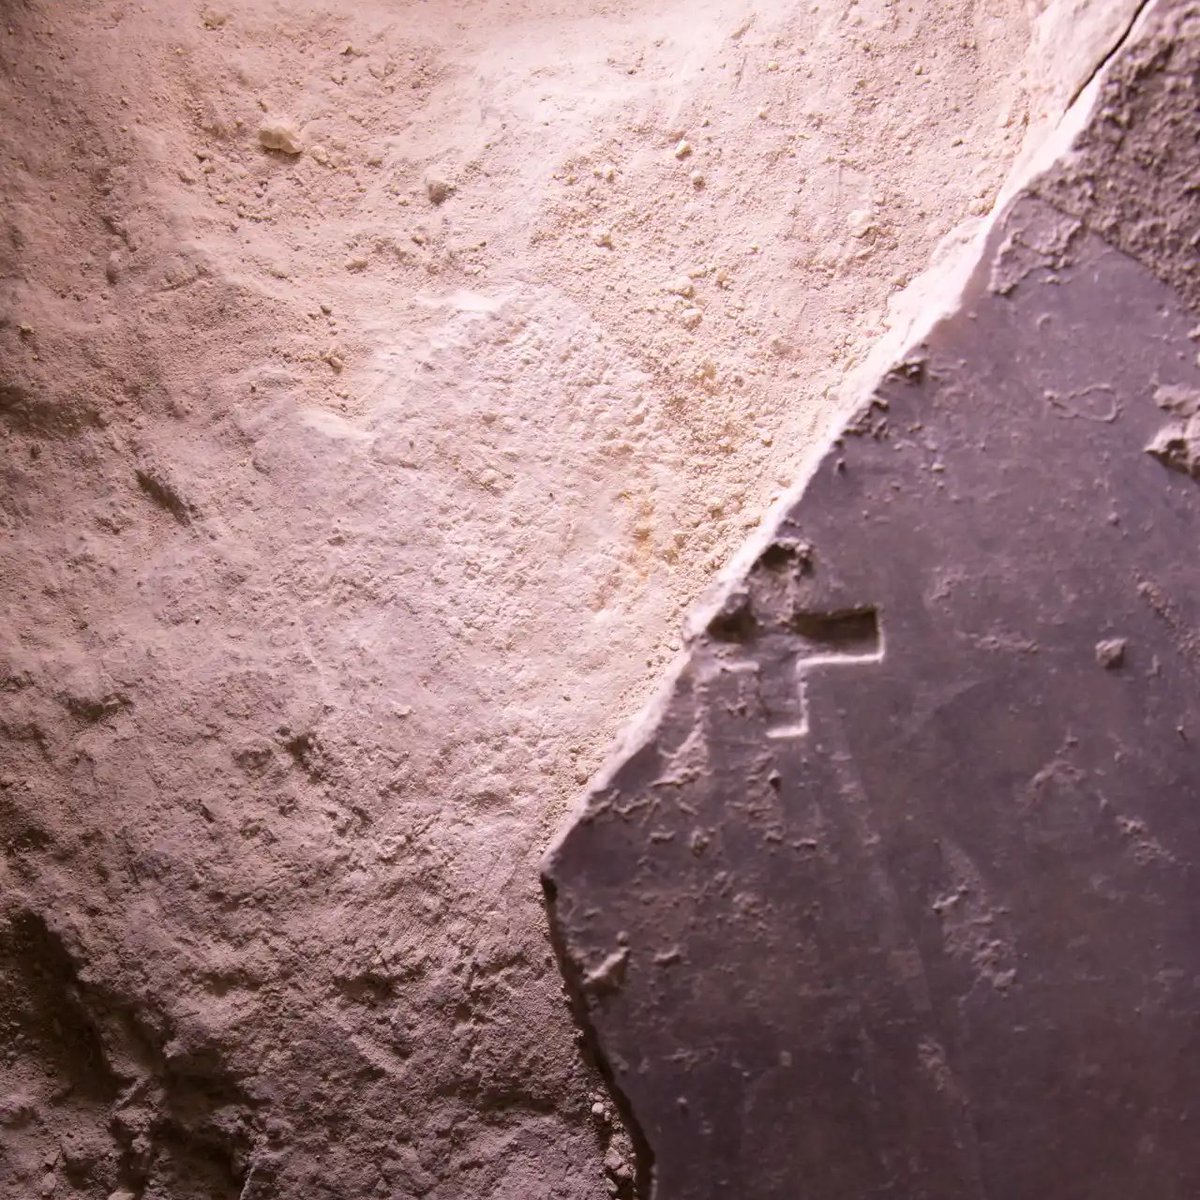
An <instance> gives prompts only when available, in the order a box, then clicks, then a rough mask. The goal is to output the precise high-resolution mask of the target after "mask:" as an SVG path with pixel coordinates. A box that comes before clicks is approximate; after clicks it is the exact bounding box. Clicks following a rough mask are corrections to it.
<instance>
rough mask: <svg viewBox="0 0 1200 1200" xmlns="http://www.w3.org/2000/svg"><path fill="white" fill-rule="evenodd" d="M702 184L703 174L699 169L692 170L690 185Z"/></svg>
mask: <svg viewBox="0 0 1200 1200" xmlns="http://www.w3.org/2000/svg"><path fill="white" fill-rule="evenodd" d="M703 186H704V176H703V175H702V174H701V173H700V172H699V171H693V172H692V187H697V188H701V187H703Z"/></svg>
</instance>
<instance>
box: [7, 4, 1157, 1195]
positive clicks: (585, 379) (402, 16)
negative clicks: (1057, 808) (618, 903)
mask: <svg viewBox="0 0 1200 1200" xmlns="http://www.w3.org/2000/svg"><path fill="white" fill-rule="evenodd" d="M1128 5H1129V0H1064V2H1063V3H1062V4H1061V5H1060V4H1059V3H1057V0H1056V2H1055V3H1049V4H1047V3H1046V2H1045V0H989V2H988V3H987V4H986V5H983V4H946V3H944V0H910V2H908V3H905V4H893V3H890V2H887V0H860V2H859V3H855V4H849V3H845V2H844V0H820V2H819V3H812V4H804V5H796V4H795V3H793V2H792V0H668V2H667V3H663V2H662V0H594V2H593V0H564V2H563V3H545V2H544V0H433V2H427V0H354V2H353V3H336V2H334V0H153V2H144V3H134V2H132V0H5V2H4V3H3V4H0V118H2V119H0V200H2V201H3V203H2V204H0V1197H2V1198H3V1200H8V1197H9V1196H15V1197H19V1198H20V1200H25V1198H26V1197H30V1196H36V1195H39V1194H43V1193H45V1194H48V1195H51V1196H53V1197H54V1198H55V1200H106V1198H107V1197H109V1196H110V1194H114V1193H115V1194H116V1195H118V1196H120V1197H122V1200H129V1197H133V1200H362V1198H363V1197H369V1196H379V1197H383V1198H384V1200H413V1198H416V1197H419V1198H421V1200H483V1198H485V1197H486V1198H487V1200H607V1198H608V1197H609V1196H610V1195H611V1194H612V1193H613V1192H617V1193H620V1194H624V1195H627V1194H628V1192H629V1190H630V1180H629V1175H630V1151H629V1146H628V1139H627V1137H626V1135H625V1134H624V1133H622V1131H621V1128H620V1125H619V1123H618V1122H616V1121H614V1120H613V1110H612V1106H611V1104H610V1103H609V1102H608V1101H607V1100H606V1098H605V1097H604V1095H603V1093H602V1091H601V1090H600V1085H599V1083H598V1081H597V1079H596V1077H595V1076H594V1074H592V1073H591V1072H589V1071H588V1070H587V1069H585V1067H584V1064H583V1063H582V1062H581V1061H580V1059H579V1055H578V1053H577V1049H576V1045H575V1030H574V1028H573V1026H572V1022H571V1020H570V1014H569V1012H568V1010H567V1007H566V1005H565V1003H564V1002H563V996H562V992H561V981H560V977H559V973H558V971H557V969H556V966H555V963H554V960H553V955H552V952H551V949H550V947H549V945H548V943H547V940H546V933H545V924H544V913H543V910H542V908H541V905H540V902H539V892H538V886H537V863H538V861H539V860H540V857H541V855H542V853H543V851H544V848H545V846H546V844H547V842H548V840H549V838H550V837H551V835H552V833H553V830H554V829H555V828H556V827H557V825H558V824H559V822H560V820H561V819H562V816H563V814H564V813H565V812H566V811H567V810H568V807H569V805H570V803H571V801H572V799H573V797H574V795H575V793H576V791H577V789H578V788H579V787H580V786H582V785H583V784H584V783H585V782H586V780H587V778H588V777H589V776H590V775H591V773H592V772H593V770H594V769H595V768H596V767H597V765H598V764H599V763H600V762H601V761H602V757H603V754H604V750H605V747H606V746H607V744H608V742H609V740H610V739H611V737H612V736H613V735H614V734H615V732H616V730H617V729H618V728H619V726H620V724H621V722H622V721H623V720H624V719H625V718H626V717H627V715H628V714H630V713H632V712H634V711H635V710H636V708H637V706H638V705H639V704H640V703H641V701H642V700H643V698H644V697H645V696H646V695H647V694H648V692H649V690H650V689H651V688H652V687H653V685H654V681H655V679H656V676H657V674H658V671H659V670H660V669H661V667H662V666H664V665H665V664H666V662H668V661H669V659H670V656H671V654H672V653H673V650H674V644H675V641H676V629H677V625H678V620H679V614H680V613H681V612H682V610H683V608H684V607H685V606H686V605H687V604H689V603H690V602H691V601H692V599H693V598H694V597H695V596H696V595H697V594H698V593H699V592H700V591H701V590H702V588H703V587H704V586H705V584H706V582H707V580H708V578H709V576H710V574H711V572H712V571H713V570H714V569H715V568H716V567H717V566H718V565H719V564H720V563H721V562H722V561H723V560H724V559H725V557H726V555H727V554H728V553H729V552H730V551H731V550H732V549H733V548H734V547H735V546H736V545H737V544H738V543H739V542H740V541H741V539H742V538H743V537H744V535H745V530H746V529H747V528H748V527H750V526H751V525H753V524H755V523H756V522H757V521H758V519H759V514H760V513H761V512H762V511H763V510H764V508H765V507H766V506H767V504H768V503H769V502H770V500H771V498H772V497H773V495H774V494H776V493H777V492H778V490H779V489H781V488H783V487H785V486H787V485H788V484H790V482H791V481H792V480H793V479H794V478H795V475H796V473H797V471H798V469H799V468H800V466H801V464H803V463H806V462H807V461H808V456H809V455H810V454H811V453H812V452H813V450H814V448H815V447H816V446H817V442H818V439H819V438H820V437H822V436H823V435H824V431H825V429H826V427H827V422H829V421H830V420H832V419H833V417H834V415H835V412H836V411H838V408H837V406H838V400H837V392H838V388H839V387H840V385H841V380H842V379H843V376H844V373H845V371H846V369H847V368H848V367H850V366H852V365H853V364H854V363H855V362H857V361H858V360H859V359H861V358H862V356H863V355H864V354H865V353H866V350H867V347H868V346H869V345H871V344H873V342H874V340H875V338H876V336H877V335H878V334H879V332H880V331H881V330H882V329H884V328H885V327H886V326H887V325H888V324H889V322H890V321H891V320H892V313H891V310H890V307H889V305H890V303H891V301H892V299H893V297H894V295H895V293H896V291H897V289H899V288H900V287H901V285H902V284H903V283H904V281H905V280H908V279H911V278H912V277H913V276H914V274H916V273H918V272H922V271H923V270H924V268H925V266H926V264H927V263H929V261H930V255H931V253H932V252H933V250H934V248H935V246H936V245H937V244H938V243H939V241H941V240H942V239H943V238H944V237H945V236H946V235H948V234H950V233H951V232H952V231H953V230H955V228H956V227H957V226H958V224H959V223H960V221H961V220H962V219H963V218H964V217H969V219H970V221H971V222H974V223H976V224H977V223H978V222H979V221H980V220H981V215H982V214H983V213H985V212H986V211H987V210H988V209H989V208H990V206H991V204H992V203H993V198H994V197H995V195H996V194H997V189H998V188H999V187H1000V185H1001V183H1002V181H1003V180H1004V178H1005V175H1006V172H1007V170H1008V166H1009V163H1010V162H1012V161H1013V159H1014V157H1015V156H1016V155H1017V154H1018V153H1019V152H1020V150H1021V147H1022V146H1023V145H1024V144H1025V143H1026V142H1028V141H1029V140H1030V132H1031V131H1035V130H1036V129H1037V128H1038V127H1039V126H1040V125H1044V124H1045V123H1046V122H1047V121H1048V120H1049V121H1052V120H1053V117H1054V115H1055V113H1056V112H1057V111H1058V107H1057V104H1056V101H1057V99H1058V98H1059V97H1061V96H1062V95H1065V94H1069V92H1070V90H1071V88H1072V87H1073V86H1074V80H1075V78H1076V75H1077V74H1078V73H1079V71H1077V70H1075V68H1076V67H1078V68H1080V70H1081V71H1082V74H1084V75H1086V73H1087V67H1086V65H1085V60H1086V59H1087V57H1088V55H1089V54H1094V53H1095V52H1096V48H1098V47H1103V46H1106V45H1108V44H1109V42H1110V39H1111V36H1112V33H1113V30H1114V29H1119V28H1120V27H1121V25H1122V24H1123V22H1124V20H1125V10H1126V9H1127V7H1128ZM1056 14H1057V15H1058V17H1059V18H1061V19H1065V20H1066V22H1067V24H1066V25H1065V26H1064V25H1063V24H1062V23H1061V20H1060V22H1059V23H1058V24H1055V23H1053V22H1050V21H1049V18H1051V17H1053V16H1055V15H1056ZM1114 18H1115V19H1114ZM1081 26H1087V27H1089V28H1090V29H1091V31H1092V34H1094V36H1091V37H1085V36H1084V33H1083V31H1082V29H1081ZM1064 28H1066V29H1068V30H1069V31H1070V39H1071V53H1070V54H1065V53H1063V52H1062V49H1061V47H1062V44H1063V40H1064V39H1063V38H1062V37H1061V36H1059V31H1060V30H1062V29H1064ZM1077 34H1078V37H1079V41H1078V42H1076V41H1075V40H1074V39H1075V38H1076V35H1077ZM1081 47H1082V48H1083V49H1082V50H1081V49H1080V48H1081ZM1080 55H1081V56H1082V57H1080ZM1068 61H1069V62H1070V63H1072V64H1073V65H1072V66H1070V67H1065V66H1064V64H1067V63H1068ZM681 140H686V141H687V142H688V143H689V145H690V146H691V152H690V153H688V154H685V155H683V156H682V157H677V156H676V153H675V151H676V148H677V147H678V144H679V142H680V141H681ZM1147 462H1152V460H1151V459H1149V457H1148V456H1147ZM864 652H867V653H869V652H871V651H870V646H869V644H868V645H866V646H865V647H864ZM842 669H845V670H852V669H853V668H842ZM781 697H782V698H783V699H786V697H785V696H782V694H781ZM798 720H803V710H800V709H797V710H796V711H795V712H790V713H788V712H785V713H782V714H781V721H798ZM602 965H603V963H602V962H600V963H592V964H590V965H589V966H590V969H598V968H599V967H600V966H602ZM627 965H628V964H626V966H627ZM621 970H622V959H621V956H620V954H619V952H617V953H616V957H615V958H613V959H612V960H611V963H610V965H609V966H608V967H607V968H606V969H605V970H603V971H601V972H600V973H599V974H598V975H597V976H596V983H597V985H602V984H603V982H604V981H605V980H606V979H607V980H612V981H613V982H616V981H617V980H618V979H619V977H620V972H621Z"/></svg>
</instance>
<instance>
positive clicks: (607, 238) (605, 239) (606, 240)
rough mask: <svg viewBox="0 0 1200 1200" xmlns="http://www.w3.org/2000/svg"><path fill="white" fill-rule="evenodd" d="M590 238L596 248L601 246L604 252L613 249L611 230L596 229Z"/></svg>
mask: <svg viewBox="0 0 1200 1200" xmlns="http://www.w3.org/2000/svg"><path fill="white" fill-rule="evenodd" d="M592 236H593V238H594V240H595V242H596V245H597V246H603V247H604V248H605V249H606V250H611V249H612V248H613V240H612V230H611V229H597V230H596V232H595V233H594V234H593V235H592Z"/></svg>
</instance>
